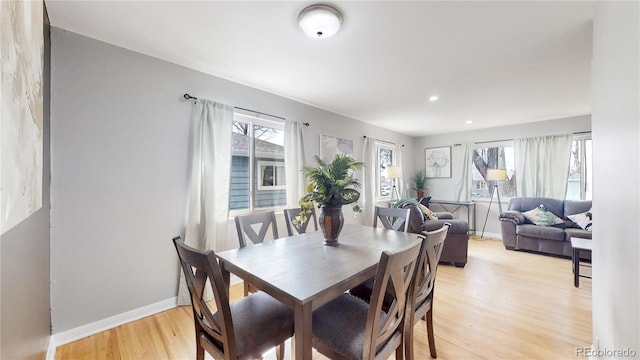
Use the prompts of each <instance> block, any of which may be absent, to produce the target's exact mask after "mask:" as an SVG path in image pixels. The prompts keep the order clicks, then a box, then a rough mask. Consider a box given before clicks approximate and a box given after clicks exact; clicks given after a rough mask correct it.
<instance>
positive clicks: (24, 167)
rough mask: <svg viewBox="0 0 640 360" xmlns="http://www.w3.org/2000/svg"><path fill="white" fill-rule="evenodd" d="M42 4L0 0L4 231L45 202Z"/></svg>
mask: <svg viewBox="0 0 640 360" xmlns="http://www.w3.org/2000/svg"><path fill="white" fill-rule="evenodd" d="M43 6H44V5H43V2H42V1H33V2H31V1H27V2H24V1H0V30H1V31H0V47H1V48H2V51H4V50H5V49H8V50H7V51H6V53H3V54H2V56H0V68H2V74H3V76H2V80H1V81H0V94H2V96H0V98H1V100H0V101H1V102H0V109H2V116H0V118H1V119H2V120H1V124H0V127H2V132H1V133H0V136H1V137H0V148H1V150H0V153H2V160H1V161H0V164H2V168H1V169H0V170H1V171H0V173H2V175H1V178H0V183H1V184H2V186H1V190H0V198H1V199H2V201H1V202H2V205H1V208H0V214H2V216H0V218H1V221H0V233H5V232H6V231H7V230H9V229H11V228H13V227H14V226H16V225H17V224H19V223H20V222H21V221H23V220H24V219H26V218H28V217H29V216H31V214H33V213H34V212H36V211H37V210H38V209H40V208H41V207H42V187H43V181H42V173H43V170H44V165H43V134H44V123H43V122H44V116H43V86H42V83H43V81H42V77H43V66H42V64H43V61H44V60H43V59H44V36H43V35H42V34H43V26H44V25H43V24H44V21H43ZM5 74H7V75H5Z"/></svg>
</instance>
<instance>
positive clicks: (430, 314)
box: [426, 309, 438, 359]
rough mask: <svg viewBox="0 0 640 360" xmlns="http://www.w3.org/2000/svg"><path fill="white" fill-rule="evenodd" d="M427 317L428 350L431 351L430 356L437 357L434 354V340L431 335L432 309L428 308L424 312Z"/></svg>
mask: <svg viewBox="0 0 640 360" xmlns="http://www.w3.org/2000/svg"><path fill="white" fill-rule="evenodd" d="M426 317H427V336H428V337H429V352H431V357H432V358H434V359H435V358H437V357H438V356H437V355H436V342H435V338H434V336H433V309H429V310H428V311H427V314H426Z"/></svg>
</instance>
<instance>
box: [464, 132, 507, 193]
mask: <svg viewBox="0 0 640 360" xmlns="http://www.w3.org/2000/svg"><path fill="white" fill-rule="evenodd" d="M514 159H515V155H514V148H513V143H512V142H501V143H491V144H488V146H486V147H477V148H476V149H474V151H473V158H472V161H473V166H472V170H471V175H472V179H473V180H472V186H471V198H489V197H491V195H492V193H493V190H494V189H495V186H494V185H495V184H496V181H489V180H487V172H488V170H489V169H505V170H506V171H507V180H505V181H500V182H499V183H498V189H499V191H500V197H501V198H510V197H515V196H516V173H515V161H514Z"/></svg>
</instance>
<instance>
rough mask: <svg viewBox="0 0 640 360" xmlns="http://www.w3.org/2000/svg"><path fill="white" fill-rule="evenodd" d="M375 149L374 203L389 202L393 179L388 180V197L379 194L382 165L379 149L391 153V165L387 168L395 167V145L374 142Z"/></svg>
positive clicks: (391, 194)
mask: <svg viewBox="0 0 640 360" xmlns="http://www.w3.org/2000/svg"><path fill="white" fill-rule="evenodd" d="M375 149H376V182H375V183H376V184H375V186H376V187H375V189H376V201H390V200H391V199H392V196H393V179H389V180H390V185H389V194H388V195H382V194H381V189H382V181H381V178H382V176H383V174H382V169H381V168H382V165H381V163H380V150H381V149H385V150H389V151H391V163H390V164H389V165H388V166H396V164H397V156H396V154H395V152H396V150H397V149H396V145H395V144H393V143H388V142H383V141H376V142H375Z"/></svg>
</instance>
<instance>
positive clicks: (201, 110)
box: [178, 99, 233, 305]
mask: <svg viewBox="0 0 640 360" xmlns="http://www.w3.org/2000/svg"><path fill="white" fill-rule="evenodd" d="M191 117H192V119H191V123H192V125H193V131H192V136H193V139H192V145H193V152H192V154H191V156H192V161H191V179H190V188H189V208H188V215H187V228H186V234H185V243H186V244H188V245H189V246H192V247H195V248H198V249H202V250H208V249H213V250H218V248H221V247H224V246H225V242H226V238H227V228H228V224H227V222H228V216H229V183H230V178H229V176H230V173H231V126H232V124H233V107H232V106H229V105H224V104H218V103H215V102H213V101H210V100H206V99H198V100H197V101H196V104H195V106H194V108H193V111H192V113H191ZM190 303H191V300H190V297H189V290H188V288H187V286H186V283H185V281H184V274H183V273H182V271H180V285H179V289H178V304H179V305H188V304H190Z"/></svg>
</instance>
